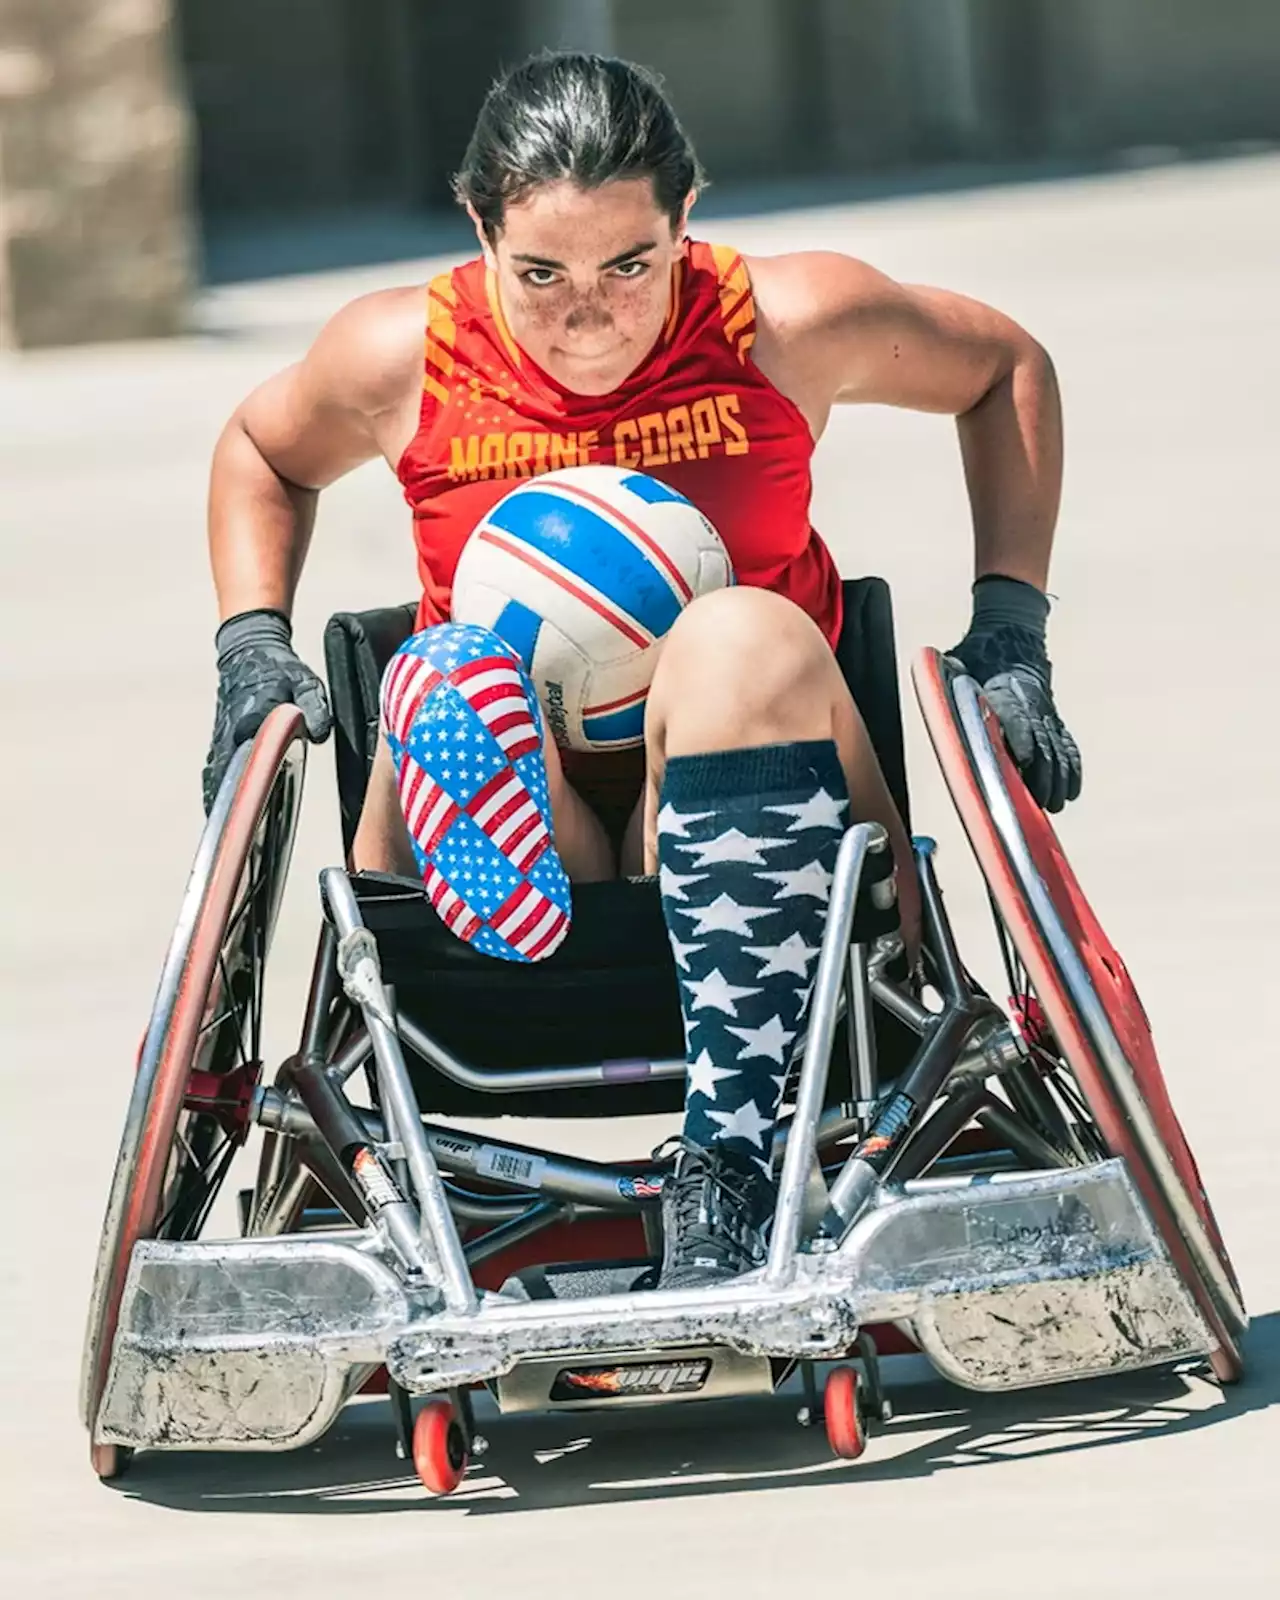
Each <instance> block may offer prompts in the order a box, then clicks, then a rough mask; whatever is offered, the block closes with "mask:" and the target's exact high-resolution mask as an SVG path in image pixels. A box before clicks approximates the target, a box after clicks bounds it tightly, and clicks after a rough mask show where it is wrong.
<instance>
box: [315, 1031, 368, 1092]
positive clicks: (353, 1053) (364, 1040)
mask: <svg viewBox="0 0 1280 1600" xmlns="http://www.w3.org/2000/svg"><path fill="white" fill-rule="evenodd" d="M372 1054H373V1041H372V1039H370V1037H369V1032H368V1029H366V1028H361V1029H360V1031H359V1032H358V1033H357V1034H356V1036H355V1038H354V1039H352V1040H351V1041H350V1043H349V1044H348V1045H347V1046H346V1048H345V1049H344V1050H343V1051H342V1052H341V1053H340V1054H339V1055H338V1056H337V1058H336V1059H335V1060H333V1061H331V1062H330V1063H329V1065H328V1067H327V1068H326V1071H327V1072H328V1075H329V1077H330V1079H331V1080H332V1081H333V1082H334V1083H345V1082H346V1081H347V1079H348V1078H349V1077H350V1076H351V1074H352V1073H353V1072H358V1071H359V1070H360V1068H361V1067H362V1066H364V1064H365V1062H366V1061H367V1060H368V1059H369V1057H370V1056H371V1055H372Z"/></svg>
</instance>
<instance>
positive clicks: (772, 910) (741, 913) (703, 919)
mask: <svg viewBox="0 0 1280 1600" xmlns="http://www.w3.org/2000/svg"><path fill="white" fill-rule="evenodd" d="M673 876H674V874H673ZM762 876H766V877H767V876H771V874H767V873H766V874H762ZM791 876H792V877H794V876H796V874H794V873H792V874H791ZM798 892H800V893H803V892H804V891H803V890H801V891H798ZM664 893H665V890H664ZM671 898H672V899H673V900H674V899H681V898H683V897H682V896H680V895H672V897H671ZM677 909H678V910H679V911H680V912H681V913H682V914H683V915H684V916H686V917H696V918H697V919H698V920H697V922H696V924H695V925H694V929H693V934H694V937H695V938H700V937H701V936H702V935H703V934H704V933H717V932H721V933H744V934H746V935H747V936H748V937H750V936H751V934H752V933H754V931H755V930H754V928H752V926H751V919H752V917H772V916H776V915H777V909H778V908H777V907H776V906H744V905H740V904H739V903H738V901H736V900H735V899H734V898H733V896H732V895H728V894H721V895H717V896H716V898H715V899H714V900H713V901H712V902H711V904H710V905H709V906H679V907H677Z"/></svg>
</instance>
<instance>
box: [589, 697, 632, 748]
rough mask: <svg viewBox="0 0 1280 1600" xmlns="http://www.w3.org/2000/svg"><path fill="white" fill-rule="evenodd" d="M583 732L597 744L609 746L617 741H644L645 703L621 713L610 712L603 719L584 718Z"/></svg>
mask: <svg viewBox="0 0 1280 1600" xmlns="http://www.w3.org/2000/svg"><path fill="white" fill-rule="evenodd" d="M582 731H583V733H584V734H585V735H586V736H587V738H588V739H590V740H592V742H593V743H596V744H608V743H610V742H611V741H612V740H615V739H631V740H633V741H634V740H636V739H643V738H644V701H643V700H641V701H640V703H639V704H638V705H634V706H626V707H624V709H623V710H621V711H610V712H609V713H608V714H607V715H606V716H603V717H584V718H583V719H582Z"/></svg>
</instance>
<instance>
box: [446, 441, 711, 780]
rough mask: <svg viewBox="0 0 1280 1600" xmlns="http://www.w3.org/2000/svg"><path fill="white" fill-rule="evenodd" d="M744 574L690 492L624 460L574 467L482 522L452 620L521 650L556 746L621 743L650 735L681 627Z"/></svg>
mask: <svg viewBox="0 0 1280 1600" xmlns="http://www.w3.org/2000/svg"><path fill="white" fill-rule="evenodd" d="M732 582H733V569H732V567H731V565H730V562H729V555H728V552H727V551H726V549H725V547H724V544H723V543H722V542H721V539H720V535H719V534H718V533H717V532H716V530H715V529H714V528H713V527H712V526H711V524H710V522H708V521H707V519H706V517H704V516H703V514H702V513H701V512H700V511H699V510H698V508H697V507H696V506H695V505H694V504H693V502H692V501H690V500H686V499H685V497H684V495H682V494H679V493H677V491H676V490H675V489H672V488H670V487H668V485H667V484H665V483H661V482H659V480H658V479H657V478H652V477H649V476H648V475H647V474H646V473H643V472H634V471H631V470H629V469H626V468H623V467H607V466H588V467H564V468H561V469H559V470H557V471H554V472H546V473H543V474H541V475H540V476H539V477H536V478H530V479H528V480H527V481H525V482H523V483H521V484H520V485H519V487H518V488H515V489H513V490H512V491H511V493H510V494H508V495H506V496H504V498H503V499H501V500H499V501H498V503H497V505H495V506H494V507H493V509H492V510H491V511H490V512H489V513H488V515H487V516H486V517H485V518H484V520H483V521H482V522H481V523H479V524H478V526H477V527H476V528H475V530H474V531H473V532H472V534H471V535H470V537H469V538H468V540H467V542H466V544H465V545H464V546H463V550H462V554H461V556H460V557H459V560H458V566H457V570H456V572H455V574H454V580H453V605H452V614H453V620H454V621H455V622H469V623H474V624H476V625H478V626H480V627H484V628H491V629H492V630H493V631H494V632H495V633H496V634H497V635H498V636H499V637H500V638H502V639H504V640H505V641H506V642H507V643H508V644H509V645H511V647H512V648H513V649H514V650H517V651H518V652H519V654H520V658H521V660H522V661H523V662H524V665H525V669H526V671H527V672H528V673H529V676H530V677H531V678H532V679H533V682H534V685H535V687H536V688H537V691H538V697H539V699H540V701H541V703H542V709H543V711H544V713H545V714H546V717H547V721H548V722H549V724H550V726H551V731H552V734H553V735H554V737H555V740H556V743H557V744H558V745H560V746H561V747H562V748H567V749H571V750H619V749H624V748H625V747H626V746H628V745H636V744H640V743H641V742H642V740H643V738H644V708H645V700H646V698H647V696H648V693H649V685H650V683H651V682H652V681H653V673H654V668H655V666H656V664H657V659H658V653H659V651H660V650H661V648H662V641H663V638H664V637H665V636H666V634H667V632H668V631H669V630H670V628H671V625H672V624H673V623H674V622H675V620H676V618H677V617H678V616H679V615H680V613H681V611H683V610H684V608H685V606H687V605H688V604H689V602H690V601H691V600H694V599H696V598H697V596H699V595H702V594H707V593H709V592H710V591H711V590H713V589H723V588H725V587H726V586H727V585H729V584H731V583H732Z"/></svg>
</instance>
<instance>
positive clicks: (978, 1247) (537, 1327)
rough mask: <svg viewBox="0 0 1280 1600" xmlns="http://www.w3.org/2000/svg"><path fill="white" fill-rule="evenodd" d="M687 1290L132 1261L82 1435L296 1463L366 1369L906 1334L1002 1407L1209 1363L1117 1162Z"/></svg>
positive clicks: (353, 1265) (838, 1344)
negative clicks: (1080, 1386)
mask: <svg viewBox="0 0 1280 1600" xmlns="http://www.w3.org/2000/svg"><path fill="white" fill-rule="evenodd" d="M794 1263H795V1270H794V1271H793V1272H792V1273H791V1274H790V1275H789V1278H788V1280H787V1281H786V1282H783V1283H779V1282H778V1281H777V1280H776V1279H774V1280H772V1281H771V1280H770V1278H769V1274H768V1271H767V1269H761V1270H760V1271H758V1272H756V1273H753V1274H750V1275H748V1276H745V1277H743V1278H740V1279H737V1280H735V1281H734V1282H733V1283H732V1284H729V1285H725V1286H718V1287H716V1288H714V1289H707V1290H687V1291H682V1292H670V1291H653V1290H650V1291H643V1292H634V1291H633V1292H629V1293H623V1294H611V1295H596V1296H591V1297H582V1298H576V1299H560V1300H528V1299H526V1298H524V1297H523V1295H522V1293H521V1291H520V1289H519V1286H518V1284H517V1283H515V1282H513V1283H512V1284H510V1285H509V1286H508V1287H507V1288H506V1289H504V1290H503V1292H501V1293H497V1294H486V1295H484V1296H482V1297H481V1298H480V1300H479V1302H478V1303H477V1305H476V1306H475V1307H474V1309H465V1308H462V1307H449V1306H448V1305H446V1304H445V1303H444V1297H443V1296H442V1295H441V1293H440V1292H439V1288H438V1287H434V1288H433V1287H431V1286H423V1287H421V1288H418V1289H415V1288H413V1287H410V1286H407V1285H406V1281H405V1278H404V1275H403V1273H402V1272H399V1271H397V1270H396V1266H395V1260H394V1256H393V1253H392V1252H391V1251H390V1250H389V1248H388V1246H387V1245H386V1243H385V1241H384V1240H383V1239H382V1238H381V1237H380V1236H379V1235H378V1234H377V1233H375V1232H373V1231H369V1232H366V1233H364V1234H352V1233H341V1234H332V1235H316V1234H308V1235H302V1236H294V1237H280V1238H274V1239H265V1240H264V1239H247V1240H228V1241H225V1242H208V1243H204V1242H198V1243H191V1244H176V1243H161V1242H154V1241H152V1242H146V1243H142V1244H139V1245H138V1246H137V1248H136V1249H135V1252H134V1256H133V1261H132V1265H131V1269H130V1273H129V1278H128V1282H127V1284H126V1288H125V1293H124V1301H123V1305H122V1308H121V1315H120V1325H119V1333H118V1335H117V1338H116V1341H115V1348H114V1353H113V1358H112V1363H111V1370H110V1373H109V1376H108V1380H107V1387H106V1393H105V1396H104V1399H103V1404H102V1408H101V1411H100V1413H99V1418H98V1427H97V1430H96V1434H97V1437H98V1438H99V1439H101V1440H103V1441H110V1442H114V1443H118V1444H126V1445H147V1446H174V1447H181V1448H184V1449H192V1448H200V1447H206V1448H218V1449H227V1448H244V1449H265V1450H272V1449H292V1448H296V1447H297V1446H299V1445H302V1444H305V1443H306V1442H308V1441H309V1440H311V1439H314V1438H316V1437H317V1436H319V1435H320V1434H321V1433H323V1432H324V1430H325V1429H326V1428H327V1427H328V1426H329V1425H330V1424H331V1423H332V1421H333V1420H334V1418H335V1417H336V1416H337V1413H338V1411H339V1409H340V1408H341V1406H342V1405H343V1403H344V1402H345V1401H346V1399H347V1398H348V1397H349V1396H350V1394H351V1393H352V1392H353V1391H354V1390H355V1389H356V1388H357V1387H358V1386H359V1384H360V1383H361V1382H362V1381H363V1380H364V1378H365V1376H366V1375H367V1374H368V1372H369V1371H370V1370H371V1368H373V1367H375V1366H376V1365H378V1364H380V1363H383V1362H385V1363H386V1365H387V1368H388V1370H389V1372H390V1374H391V1376H392V1377H393V1378H394V1379H396V1380H397V1382H399V1383H400V1384H402V1385H403V1386H404V1387H405V1388H407V1389H409V1390H411V1391H414V1392H418V1393H425V1392H429V1391H434V1390H440V1389H448V1388H454V1387H457V1386H459V1385H462V1384H469V1383H479V1382H492V1381H495V1380H502V1379H506V1378H508V1377H509V1376H510V1375H511V1374H512V1373H515V1372H518V1371H519V1369H520V1368H521V1367H522V1366H523V1365H527V1364H531V1363H540V1364H545V1363H546V1362H547V1361H549V1360H558V1359H562V1358H563V1359H564V1360H565V1361H566V1362H572V1361H575V1360H578V1361H580V1360H582V1359H584V1358H585V1359H588V1360H599V1359H600V1358H602V1357H610V1356H615V1355H616V1354H617V1353H618V1352H621V1351H634V1350H636V1349H637V1348H643V1349H644V1350H645V1351H646V1352H648V1353H649V1354H650V1357H651V1358H652V1357H653V1356H656V1355H659V1354H661V1353H663V1352H673V1353H674V1352H682V1351H689V1350H694V1349H696V1350H706V1349H708V1348H710V1349H713V1350H714V1349H719V1350H724V1351H726V1352H729V1353H730V1354H731V1359H732V1360H734V1361H737V1360H739V1358H742V1357H781V1358H792V1359H795V1358H801V1359H827V1358H831V1357H837V1356H841V1355H844V1354H846V1353H848V1352H849V1351H851V1350H852V1348H853V1346H854V1343H855V1340H856V1338H857V1334H858V1330H859V1328H860V1327H863V1326H866V1325H868V1324H870V1323H876V1322H884V1321H890V1320H892V1321H898V1322H907V1323H909V1324H910V1325H911V1327H912V1328H913V1330H914V1333H915V1337H916V1340H917V1342H918V1344H919V1345H920V1347H921V1349H922V1350H923V1351H924V1352H925V1353H926V1355H928V1356H929V1357H930V1359H931V1360H932V1361H933V1363H934V1364H935V1366H936V1367H937V1368H938V1369H939V1371H941V1372H942V1373H943V1374H944V1375H945V1376H947V1377H948V1378H951V1379H953V1380H954V1381H955V1382H957V1383H960V1384H963V1385H965V1386H967V1387H970V1388H975V1389H1012V1388H1021V1387H1026V1386H1030V1385H1034V1384H1043V1383H1052V1382H1059V1381H1061V1380H1063V1379H1067V1378H1083V1377H1092V1376H1098V1375H1101V1374H1105V1373H1112V1372H1119V1371H1125V1370H1129V1369H1132V1368H1137V1367H1144V1366H1151V1365H1155V1364H1159V1363H1162V1362H1167V1361H1171V1360H1176V1359H1180V1358H1183V1357H1187V1356H1193V1355H1203V1354H1207V1353H1208V1352H1209V1351H1210V1349H1211V1348H1212V1340H1211V1337H1210V1335H1209V1333H1208V1331H1207V1329H1206V1328H1205V1326H1204V1324H1203V1322H1202V1320H1201V1318H1200V1316H1199V1314H1198V1312H1197V1311H1196V1309H1195V1306H1194V1304H1193V1303H1192V1301H1191V1299H1190V1297H1189V1296H1188V1295H1187V1293H1186V1291H1185V1290H1184V1288H1183V1287H1182V1284H1181V1281H1180V1279H1179V1278H1178V1275H1177V1273H1176V1272H1175V1270H1174V1269H1173V1267H1172V1265H1171V1264H1170V1262H1169V1260H1168V1258H1167V1256H1166V1254H1165V1251H1164V1249H1163V1246H1162V1245H1161V1243H1160V1241H1159V1239H1158V1237H1157V1235H1156V1233H1155V1231H1154V1229H1153V1228H1152V1226H1151V1223H1150V1221H1149V1219H1148V1217H1147V1215H1146V1212H1145V1210H1144V1208H1143V1206H1142V1202H1141V1200H1140V1198H1139V1197H1138V1194H1137V1192H1136V1190H1135V1189H1134V1187H1133V1184H1132V1183H1131V1181H1130V1179H1129V1176H1128V1173H1127V1171H1126V1169H1125V1167H1124V1165H1123V1163H1122V1162H1119V1161H1108V1162H1105V1163H1102V1164H1100V1165H1097V1166H1093V1167H1085V1168H1067V1169H1061V1170H1057V1171H1052V1172H1043V1173H1034V1174H1022V1175H1018V1176H1016V1177H1011V1178H1009V1179H1008V1180H1002V1179H998V1178H997V1179H990V1180H986V1181H981V1182H967V1183H966V1182H960V1183H957V1184H955V1185H954V1186H948V1185H940V1186H938V1187H933V1186H929V1187H927V1188H926V1189H925V1190H924V1191H923V1192H916V1193H911V1194H904V1193H901V1192H893V1191H890V1192H888V1193H886V1194H885V1195H884V1196H883V1197H882V1198H881V1199H880V1201H879V1202H878V1203H876V1204H874V1205H873V1206H871V1207H870V1208H869V1209H868V1210H867V1211H866V1212H865V1213H864V1214H863V1215H862V1216H861V1217H860V1218H859V1219H858V1221H857V1222H856V1224H855V1225H854V1227H853V1229H852V1230H851V1232H850V1233H849V1235H848V1236H847V1238H846V1239H845V1240H844V1241H843V1243H842V1244H840V1245H839V1247H838V1248H834V1249H826V1250H820V1251H818V1252H816V1253H801V1254H800V1255H798V1256H797V1257H795V1258H794Z"/></svg>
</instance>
